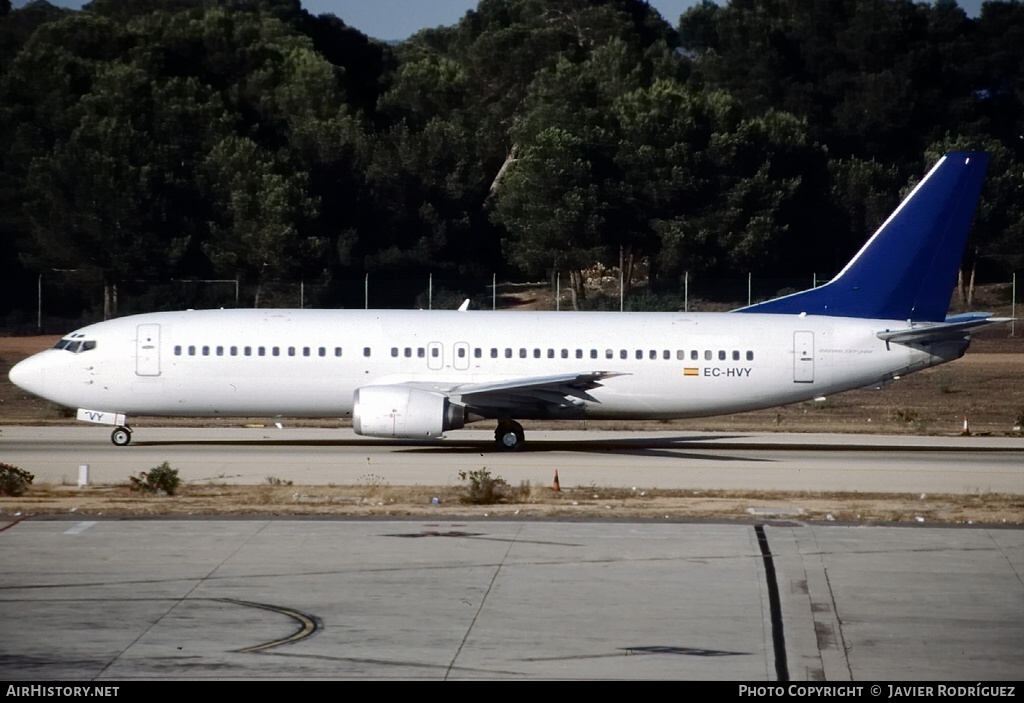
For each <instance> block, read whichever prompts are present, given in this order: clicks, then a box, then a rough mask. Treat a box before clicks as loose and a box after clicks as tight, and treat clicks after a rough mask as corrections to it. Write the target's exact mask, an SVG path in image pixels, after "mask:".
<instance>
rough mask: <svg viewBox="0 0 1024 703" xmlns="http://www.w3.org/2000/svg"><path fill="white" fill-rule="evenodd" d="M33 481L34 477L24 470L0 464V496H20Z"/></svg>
mask: <svg viewBox="0 0 1024 703" xmlns="http://www.w3.org/2000/svg"><path fill="white" fill-rule="evenodd" d="M34 479H35V476H33V475H32V474H30V473H29V472H28V471H25V469H19V468H18V467H17V466H11V465H10V464H3V463H0V496H20V495H22V494H23V493H24V492H25V491H27V490H28V487H29V486H30V485H31V484H32V481H33V480H34Z"/></svg>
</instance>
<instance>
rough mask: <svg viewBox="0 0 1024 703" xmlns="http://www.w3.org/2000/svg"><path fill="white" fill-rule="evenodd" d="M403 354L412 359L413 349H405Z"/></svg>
mask: <svg viewBox="0 0 1024 703" xmlns="http://www.w3.org/2000/svg"><path fill="white" fill-rule="evenodd" d="M402 352H403V354H404V356H405V358H406V359H411V358H412V347H406V348H405V349H403V350H402Z"/></svg>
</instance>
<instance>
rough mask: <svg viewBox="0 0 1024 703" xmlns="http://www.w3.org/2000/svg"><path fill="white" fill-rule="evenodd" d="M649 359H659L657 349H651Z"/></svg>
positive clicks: (648, 353)
mask: <svg viewBox="0 0 1024 703" xmlns="http://www.w3.org/2000/svg"><path fill="white" fill-rule="evenodd" d="M647 358H648V359H657V358H658V350H657V349H651V350H650V351H649V352H647Z"/></svg>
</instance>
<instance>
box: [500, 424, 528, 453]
mask: <svg viewBox="0 0 1024 703" xmlns="http://www.w3.org/2000/svg"><path fill="white" fill-rule="evenodd" d="M525 439H526V434H525V433H524V432H523V426H522V425H520V424H519V423H518V422H516V421H515V420H499V421H498V427H497V429H495V430H494V441H495V442H497V443H498V449H501V450H502V451H506V452H514V451H515V450H517V449H519V448H520V447H521V446H523V441H524V440H525Z"/></svg>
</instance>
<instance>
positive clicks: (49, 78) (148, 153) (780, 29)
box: [0, 0, 1024, 329]
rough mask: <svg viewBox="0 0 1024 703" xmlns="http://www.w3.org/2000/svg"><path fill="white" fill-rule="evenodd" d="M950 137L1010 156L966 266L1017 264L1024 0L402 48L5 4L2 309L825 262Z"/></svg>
mask: <svg viewBox="0 0 1024 703" xmlns="http://www.w3.org/2000/svg"><path fill="white" fill-rule="evenodd" d="M950 149H984V150H986V151H989V152H990V153H991V155H992V160H991V166H990V171H989V177H988V180H987V182H986V185H985V189H984V191H983V201H982V204H981V207H980V209H979V213H978V215H977V217H976V220H975V226H974V229H973V231H972V234H971V240H970V242H969V245H968V256H967V257H966V258H965V266H966V267H967V277H968V278H969V277H970V274H971V272H972V271H976V272H977V274H978V275H979V276H982V277H989V278H997V279H999V280H1007V279H1008V278H1009V275H1010V273H1011V272H1013V271H1015V270H1019V269H1020V268H1021V267H1022V262H1024V4H1021V3H1019V2H1015V1H1014V2H1006V1H997V2H986V3H985V4H984V5H983V6H982V12H981V15H980V16H979V17H977V18H975V19H972V18H968V17H967V16H966V15H965V14H964V12H963V11H962V10H961V9H959V8H958V7H957V5H956V4H955V2H953V1H952V0H937V1H936V2H935V3H934V4H920V3H913V2H909V1H907V0H733V1H732V2H729V3H728V4H723V5H714V4H710V3H705V4H703V5H700V6H697V7H695V8H693V9H691V10H689V11H688V12H686V13H685V14H684V15H682V16H681V17H678V18H663V17H661V16H660V15H659V14H658V13H657V12H656V11H655V10H653V9H652V8H650V7H649V6H648V5H647V4H646V3H645V2H641V1H640V0H481V1H480V3H479V4H478V6H477V7H476V9H475V10H472V11H470V12H468V13H467V14H466V15H465V16H464V17H463V18H462V20H461V21H460V22H459V23H458V24H457V25H455V26H451V27H440V28H437V29H429V30H424V31H422V32H420V33H418V34H416V35H414V36H413V37H411V38H409V39H407V40H406V41H403V42H401V43H399V44H395V45H387V44H384V43H381V42H378V41H375V40H371V39H369V38H367V37H366V36H365V35H363V34H361V33H360V32H358V31H357V30H355V29H353V28H351V27H348V26H347V25H346V24H345V22H344V18H343V17H342V18H339V17H335V16H332V15H321V16H313V15H311V14H309V13H308V12H306V11H305V10H303V9H302V7H301V5H300V3H299V2H298V0H94V1H93V2H92V3H90V4H88V5H86V7H85V8H84V9H83V10H82V11H71V10H63V9H58V8H55V7H53V6H51V5H49V4H47V3H45V2H34V3H30V4H29V5H27V6H25V7H24V8H21V9H17V10H14V9H12V7H11V3H10V0H0V293H2V298H0V299H2V300H3V303H2V305H0V323H2V321H3V320H4V318H5V317H6V323H7V327H8V328H9V329H15V328H19V326H21V327H23V326H24V325H26V324H28V322H29V321H35V319H36V318H35V315H36V305H37V300H36V291H37V285H38V281H39V280H41V279H40V276H42V280H45V281H46V282H47V284H48V285H51V286H52V288H50V289H47V293H46V296H47V298H48V299H49V302H48V305H49V306H56V307H60V308H62V311H63V312H64V313H65V314H68V315H72V316H74V315H79V314H81V315H83V316H85V317H88V316H90V315H91V316H100V315H103V314H106V315H113V314H118V313H119V312H120V313H123V312H125V307H126V306H125V305H124V301H125V300H126V299H128V298H129V297H131V298H132V300H134V301H136V302H135V303H134V308H135V309H132V310H131V311H133V312H134V311H138V308H139V307H145V308H146V309H161V308H167V307H183V306H198V305H201V304H203V300H202V299H199V300H198V301H197V300H196V299H195V296H196V294H195V293H194V292H190V291H195V290H199V289H200V287H194V288H189V287H188V286H183V285H179V286H178V287H177V288H173V289H170V288H165V289H161V288H158V287H154V286H155V284H158V283H161V282H168V281H178V282H188V281H208V280H214V279H215V280H225V281H237V282H238V288H239V290H240V293H239V298H238V304H239V305H245V306H252V305H271V304H274V303H275V301H274V299H273V295H271V291H272V290H273V289H274V285H275V283H276V282H280V281H292V282H294V281H304V282H307V283H309V284H310V290H311V291H313V293H311V294H310V295H308V296H307V299H306V300H305V303H306V304H315V305H320V306H355V305H359V306H361V305H362V301H363V286H364V280H365V279H366V276H367V274H369V276H370V277H372V278H373V280H374V281H375V282H387V284H388V286H387V287H388V289H389V291H390V292H391V293H393V295H392V296H391V298H390V299H389V300H390V301H391V302H393V304H395V305H413V304H415V303H414V301H415V296H416V294H417V293H420V292H422V290H423V288H424V287H425V280H426V277H427V275H428V274H430V275H433V276H435V277H437V279H438V280H446V281H461V282H463V289H464V290H465V291H466V292H468V293H472V292H479V290H473V289H474V286H485V285H486V284H487V283H490V280H491V276H492V274H497V275H498V276H500V277H502V278H504V279H509V280H524V279H532V280H537V279H545V278H549V277H550V278H553V277H554V276H555V275H556V274H558V275H559V278H560V280H561V281H564V282H565V285H566V286H567V287H568V288H571V290H572V291H573V293H574V295H573V300H574V303H575V304H576V305H577V306H578V307H581V308H586V307H588V305H592V304H594V303H593V301H590V300H587V299H585V298H586V290H587V289H586V286H585V285H584V283H585V279H586V277H587V275H588V273H587V272H588V271H592V270H594V268H595V266H597V267H600V266H603V267H608V268H616V269H617V268H618V267H620V266H621V267H622V270H623V275H624V276H625V277H626V278H627V279H633V281H634V282H635V285H636V286H637V287H638V288H641V289H643V290H644V291H648V292H653V293H657V292H658V291H659V290H667V289H672V288H673V287H675V286H678V283H679V280H680V278H681V276H682V275H683V274H684V272H687V273H689V274H691V275H696V276H705V277H729V276H733V277H739V276H746V275H747V274H748V273H752V274H754V275H757V276H771V277H774V278H779V277H786V276H807V274H808V273H809V272H812V271H813V272H818V273H820V274H822V275H824V276H825V277H827V276H830V275H833V274H834V273H835V272H836V271H838V269H839V268H840V267H841V266H842V264H843V263H845V261H846V260H847V259H848V258H849V256H850V255H851V254H852V253H853V252H855V251H856V249H857V248H858V247H859V246H860V245H861V243H863V241H864V240H865V239H866V238H867V237H868V236H870V234H871V232H872V231H873V230H874V229H875V228H876V227H877V226H878V225H879V224H880V223H881V221H882V219H883V218H884V217H885V216H886V215H887V214H888V213H889V212H890V211H891V209H892V208H893V207H894V206H895V205H896V204H897V203H898V202H899V199H900V197H901V195H903V194H905V193H906V192H907V191H908V190H909V189H910V188H911V187H912V186H913V184H914V183H915V181H916V180H917V179H919V178H920V177H921V175H922V174H923V173H924V172H925V171H926V170H927V168H928V167H929V166H930V165H931V164H932V163H934V161H935V160H936V159H937V158H938V157H939V156H940V155H941V154H942V153H943V152H945V151H947V150H950ZM52 282H57V283H59V287H57V286H56V283H52ZM410 282H411V283H410ZM146 291H150V292H149V293H147V292H146ZM152 291H160V292H158V293H153V292H152ZM147 295H148V296H149V297H148V298H147V297H146V296H147ZM119 300H120V301H121V304H120V308H121V309H120V310H119V309H118V301H119ZM139 301H143V302H139ZM220 304H223V302H222V303H220Z"/></svg>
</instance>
